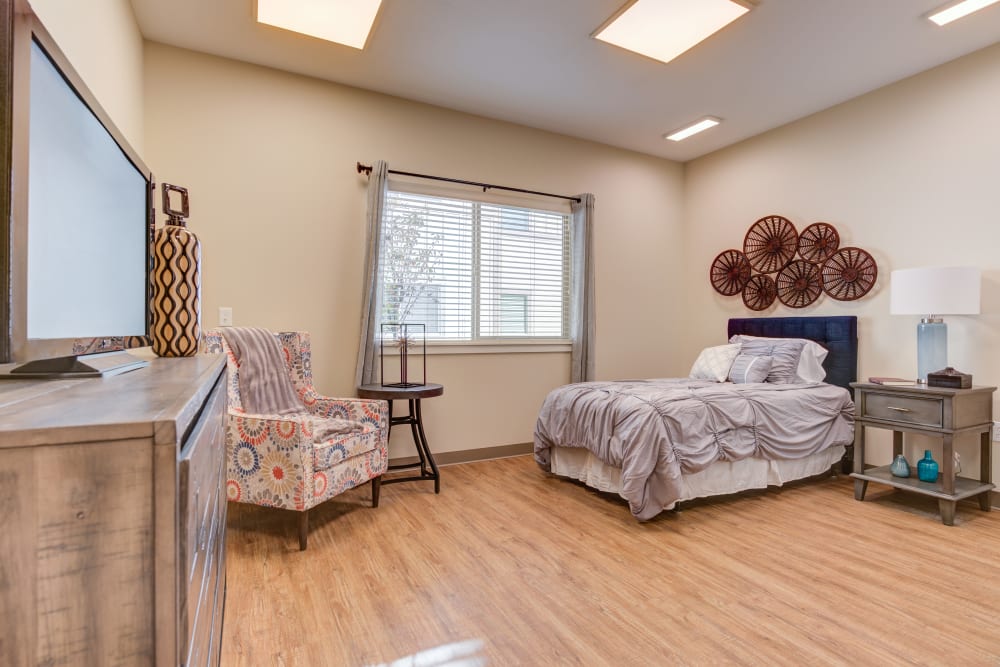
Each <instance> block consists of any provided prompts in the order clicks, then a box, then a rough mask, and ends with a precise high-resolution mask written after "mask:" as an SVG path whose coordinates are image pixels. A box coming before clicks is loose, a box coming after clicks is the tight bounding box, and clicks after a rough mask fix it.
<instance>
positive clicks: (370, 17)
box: [257, 0, 382, 49]
mask: <svg viewBox="0 0 1000 667" xmlns="http://www.w3.org/2000/svg"><path fill="white" fill-rule="evenodd" d="M381 4H382V0H257V22H258V23H264V24H267V25H273V26H275V27H276V28H283V29H285V30H291V31H292V32H297V33H301V34H303V35H309V36H310V37H318V38H319V39H323V40H326V41H328V42H336V43H338V44H344V45H345V46H351V47H354V48H355V49H363V48H365V42H367V41H368V34H369V33H370V32H371V29H372V25H374V23H375V16H376V15H378V8H379V5H381Z"/></svg>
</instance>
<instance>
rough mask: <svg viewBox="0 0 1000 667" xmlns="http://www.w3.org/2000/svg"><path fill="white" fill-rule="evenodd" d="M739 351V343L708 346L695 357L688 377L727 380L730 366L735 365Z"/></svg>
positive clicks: (718, 380) (716, 380)
mask: <svg viewBox="0 0 1000 667" xmlns="http://www.w3.org/2000/svg"><path fill="white" fill-rule="evenodd" d="M739 353H740V346H739V345H737V344H734V345H717V346H715V347H706V348H705V349H704V350H702V351H701V354H699V355H698V358H697V359H695V361H694V366H692V367H691V373H690V374H689V376H688V377H691V378H693V379H695V380H711V381H712V382H725V381H726V380H727V379H728V378H729V367H730V366H732V365H733V359H735V358H736V355H737V354H739Z"/></svg>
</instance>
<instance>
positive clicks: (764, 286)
mask: <svg viewBox="0 0 1000 667" xmlns="http://www.w3.org/2000/svg"><path fill="white" fill-rule="evenodd" d="M777 295H778V291H777V289H776V288H775V286H774V280H773V279H772V278H771V276H768V275H765V274H763V273H758V274H757V275H755V276H753V277H751V278H750V280H749V281H748V282H747V285H746V287H744V288H743V304H744V305H745V306H746V307H747V308H749V309H750V310H764V309H765V308H768V307H769V306H770V305H771V304H772V303H774V298H775V297H776V296H777Z"/></svg>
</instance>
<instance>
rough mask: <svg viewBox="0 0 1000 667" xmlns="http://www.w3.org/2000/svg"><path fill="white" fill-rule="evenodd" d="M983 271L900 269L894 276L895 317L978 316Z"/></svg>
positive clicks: (891, 309)
mask: <svg viewBox="0 0 1000 667" xmlns="http://www.w3.org/2000/svg"><path fill="white" fill-rule="evenodd" d="M980 283H981V279H980V271H979V268H977V267H974V266H951V267H930V268H922V269H899V270H897V271H893V272H892V277H891V278H890V291H889V312H890V313H892V314H893V315H978V314H979V292H980Z"/></svg>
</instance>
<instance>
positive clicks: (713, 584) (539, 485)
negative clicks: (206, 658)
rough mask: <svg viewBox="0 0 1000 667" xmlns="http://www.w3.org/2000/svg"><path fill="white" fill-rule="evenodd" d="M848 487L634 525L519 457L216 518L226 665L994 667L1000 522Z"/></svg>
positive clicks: (606, 502) (825, 482)
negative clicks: (426, 656)
mask: <svg viewBox="0 0 1000 667" xmlns="http://www.w3.org/2000/svg"><path fill="white" fill-rule="evenodd" d="M868 498H869V499H866V501H865V502H864V503H859V502H857V501H855V500H854V497H853V486H852V484H851V480H850V478H848V477H826V478H823V479H819V480H814V481H810V482H805V483H797V484H795V485H792V486H788V487H785V488H783V489H780V490H771V491H768V492H766V493H764V492H752V493H749V494H743V495H739V496H732V497H726V498H724V499H718V500H710V501H699V502H697V503H694V504H693V505H692V506H689V507H687V508H685V509H683V510H682V511H679V512H667V513H664V514H661V515H660V517H658V518H657V519H655V520H653V521H651V522H648V523H644V524H640V523H638V522H636V521H635V519H633V518H632V516H631V515H630V514H629V511H628V507H627V505H626V504H625V503H624V501H621V500H620V499H617V498H615V497H612V496H608V495H604V494H600V493H597V492H594V491H591V490H589V489H587V488H586V487H584V486H582V485H580V484H577V483H574V482H570V481H567V480H563V479H559V478H555V477H551V476H548V475H546V474H544V473H542V472H541V471H540V470H539V469H538V467H537V466H536V465H535V463H534V462H533V461H532V459H531V458H530V457H517V458H511V459H504V460H499V461H486V462H481V463H471V464H465V465H457V466H449V467H445V468H443V469H442V490H441V495H439V496H435V495H434V493H433V485H432V484H430V483H426V482H419V483H407V484H397V485H390V486H383V487H382V499H381V506H380V507H379V508H378V509H372V508H371V507H370V504H369V503H370V486H365V487H363V488H361V489H356V490H352V491H350V492H348V493H346V494H344V495H342V496H339V497H338V498H335V499H334V500H333V501H331V502H329V503H326V504H325V505H322V506H320V507H319V508H317V509H316V510H313V512H312V513H311V517H312V530H311V533H310V536H309V549H308V550H307V551H305V552H299V551H298V543H297V540H296V537H295V536H296V532H295V530H296V521H295V516H294V515H293V514H290V513H285V512H281V511H277V510H267V509H262V508H256V507H250V506H246V505H234V504H230V519H229V533H228V539H229V546H228V558H229V563H228V582H229V594H228V600H227V604H226V619H225V623H226V626H225V632H224V644H223V658H222V664H223V665H224V666H229V665H252V666H254V667H258V666H261V665H308V666H310V667H313V666H321V665H344V666H348V667H354V666H356V665H368V664H377V663H381V662H389V661H392V660H395V659H398V658H401V657H403V656H407V655H410V654H413V653H416V652H418V651H422V650H425V649H429V648H431V647H434V646H438V645H442V644H447V643H450V642H456V641H460V640H465V639H472V638H479V639H482V640H483V642H484V649H483V654H484V655H485V656H486V658H487V659H488V661H489V664H490V665H718V664H749V665H764V664H766V665H796V666H797V665H807V664H808V665H895V664H927V665H998V664H1000V512H998V511H994V512H990V513H984V512H980V511H979V510H978V509H976V508H975V507H974V506H972V505H963V504H960V505H959V509H958V511H957V514H956V520H955V524H956V525H955V526H954V527H947V526H944V525H942V524H941V523H940V521H938V520H937V515H936V511H937V505H936V503H934V502H933V501H932V500H931V501H929V502H928V499H924V498H919V497H915V496H912V495H903V494H898V493H893V492H891V491H890V490H888V489H885V490H883V488H882V487H878V486H877V485H874V484H873V485H871V486H870V487H869V491H868Z"/></svg>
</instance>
